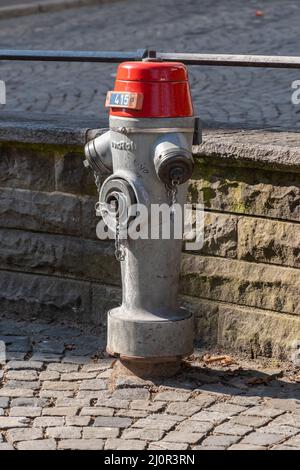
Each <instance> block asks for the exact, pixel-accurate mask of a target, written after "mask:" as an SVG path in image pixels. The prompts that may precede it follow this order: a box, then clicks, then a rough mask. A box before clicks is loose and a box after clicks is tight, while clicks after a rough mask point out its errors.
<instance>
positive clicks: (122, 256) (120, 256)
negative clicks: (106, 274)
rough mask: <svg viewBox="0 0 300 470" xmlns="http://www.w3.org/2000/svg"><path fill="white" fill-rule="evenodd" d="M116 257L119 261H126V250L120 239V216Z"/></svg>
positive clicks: (117, 227) (117, 226)
mask: <svg viewBox="0 0 300 470" xmlns="http://www.w3.org/2000/svg"><path fill="white" fill-rule="evenodd" d="M115 257H116V260H117V261H124V259H125V250H124V247H123V246H122V244H121V240H120V221H119V219H118V218H117V224H116V238H115Z"/></svg>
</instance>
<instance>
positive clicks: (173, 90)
mask: <svg viewBox="0 0 300 470" xmlns="http://www.w3.org/2000/svg"><path fill="white" fill-rule="evenodd" d="M106 105H107V106H108V107H109V108H110V120H109V126H110V128H109V130H108V131H107V132H106V133H104V134H102V135H100V136H98V137H96V138H95V139H94V140H92V141H90V142H88V144H87V145H86V148H85V154H86V164H87V166H91V167H92V169H93V170H94V173H95V176H96V179H97V181H98V188H99V203H98V206H97V208H98V211H99V213H100V215H101V216H102V220H103V223H104V224H105V225H107V226H108V229H109V231H111V232H112V233H113V237H114V238H115V240H116V242H115V243H116V257H117V259H118V260H119V261H120V263H121V272H122V288H123V300H122V305H121V306H119V307H117V308H114V309H112V310H110V311H109V312H108V341H107V351H108V352H109V353H110V354H112V355H115V356H117V357H119V358H120V359H121V360H122V361H123V362H126V363H127V364H129V365H131V366H133V365H135V366H137V365H139V364H140V365H142V366H143V365H153V364H157V365H160V364H165V363H168V364H170V363H172V362H173V363H176V364H177V363H179V362H180V360H181V359H182V358H183V357H184V356H187V355H189V354H190V353H191V352H192V351H193V337H194V323H193V317H192V315H191V313H190V312H188V311H187V310H185V309H183V308H180V306H179V304H178V284H179V274H180V261H181V249H182V239H180V238H182V232H183V226H182V229H181V237H178V236H177V237H175V236H174V234H173V236H172V230H171V236H170V237H168V238H166V239H163V238H162V237H161V236H160V237H159V238H157V237H156V236H153V227H152V226H151V223H153V220H152V219H153V211H152V209H153V207H158V208H159V207H161V205H163V204H164V205H165V206H166V205H167V206H168V207H170V206H171V207H172V205H173V204H175V203H177V204H179V206H180V207H183V205H184V203H185V201H186V196H187V181H188V179H189V178H190V177H191V174H192V171H193V166H194V162H193V157H192V144H193V141H194V143H199V140H200V131H199V129H198V119H197V118H195V117H194V112H193V107H192V102H191V97H190V90H189V83H188V78H187V71H186V68H185V66H184V65H183V64H180V63H168V62H155V61H144V62H125V63H123V64H120V66H119V68H118V73H117V79H116V83H115V89H114V91H113V92H108V95H107V101H106ZM105 176H107V177H106V179H105V181H104V182H103V183H102V184H101V188H100V184H99V182H100V181H101V180H103V179H104V177H105ZM139 206H143V207H144V208H146V209H147V214H148V215H147V214H146V216H145V215H144V216H143V217H142V216H141V213H140V212H139V210H138V211H136V207H139ZM134 208H135V209H134ZM133 209H134V210H133ZM124 214H125V217H124ZM174 220H175V219H174V213H173V214H172V211H170V213H169V222H170V224H171V228H172V225H174ZM137 222H139V228H140V232H141V233H142V232H143V233H144V234H145V233H146V235H148V236H146V237H145V236H144V237H142V236H141V237H134V238H133V237H131V236H130V229H131V228H132V226H134V227H135V228H136V225H137ZM159 228H160V229H161V228H162V227H161V224H159ZM173 228H174V227H173ZM124 229H126V231H127V232H126V233H127V237H126V238H125V236H123V233H124Z"/></svg>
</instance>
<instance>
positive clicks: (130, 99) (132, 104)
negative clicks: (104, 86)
mask: <svg viewBox="0 0 300 470" xmlns="http://www.w3.org/2000/svg"><path fill="white" fill-rule="evenodd" d="M143 100H144V95H143V93H132V92H127V91H117V92H116V91H109V92H108V93H107V96H106V102H105V106H106V107H107V108H109V107H111V108H128V109H142V107H143Z"/></svg>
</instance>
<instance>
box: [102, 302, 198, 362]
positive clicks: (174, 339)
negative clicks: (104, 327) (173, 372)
mask: <svg viewBox="0 0 300 470" xmlns="http://www.w3.org/2000/svg"><path fill="white" fill-rule="evenodd" d="M116 313H118V308H117V309H114V310H111V311H110V312H109V314H108V343H107V349H108V351H109V352H110V353H112V354H113V355H117V356H120V357H121V358H124V359H126V360H128V361H129V360H130V359H132V360H138V359H148V360H151V361H153V360H156V359H160V360H161V358H164V360H165V359H166V358H169V360H172V358H175V357H176V358H183V357H186V356H189V355H190V354H191V353H192V351H193V339H194V338H193V331H194V319H193V316H192V315H190V316H189V317H187V318H184V319H180V320H175V321H174V320H162V321H129V320H128V318H124V319H122V318H120V316H119V315H116Z"/></svg>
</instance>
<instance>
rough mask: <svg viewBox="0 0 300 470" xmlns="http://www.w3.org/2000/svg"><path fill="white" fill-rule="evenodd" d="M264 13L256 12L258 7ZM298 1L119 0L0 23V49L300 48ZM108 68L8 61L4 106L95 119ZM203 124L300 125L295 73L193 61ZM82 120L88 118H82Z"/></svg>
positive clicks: (299, 75)
mask: <svg viewBox="0 0 300 470" xmlns="http://www.w3.org/2000/svg"><path fill="white" fill-rule="evenodd" d="M258 8H259V9H261V10H262V11H263V12H264V15H263V16H256V14H255V12H256V10H257V9H258ZM299 20H300V4H299V2H298V1H296V0H285V1H284V7H283V3H282V0H273V1H272V2H270V1H267V0H261V1H257V0H249V1H248V2H241V1H240V0H227V1H226V2H224V1H221V0H216V1H214V2H212V1H211V0H201V1H200V0H198V1H196V0H186V1H182V0H166V1H164V2H161V1H160V0H150V1H149V0H120V1H114V2H108V3H106V4H103V5H99V6H94V7H85V8H79V9H71V10H66V11H62V12H57V13H47V14H38V15H32V16H27V17H24V18H22V21H16V20H15V19H10V20H2V21H1V22H0V42H1V47H2V48H5V47H6V48H34V49H39V48H40V49H41V48H45V49H51V48H52V49H86V50H97V49H98V50H101V49H102V50H103V49H104V50H105V49H107V50H118V49H122V50H132V49H137V48H143V47H147V46H149V47H154V48H156V49H158V50H161V51H177V52H180V51H189V52H204V53H208V52H212V53H213V52H223V53H253V54H276V55H277V54H283V55H297V54H299ZM115 68H116V67H115V65H113V64H110V65H108V64H66V63H59V64H57V63H47V64H46V63H20V62H18V63H17V62H15V63H9V62H5V63H4V62H3V63H1V65H0V79H1V80H5V81H6V82H7V105H6V107H4V106H2V107H1V111H4V110H8V111H11V110H19V111H43V112H44V111H47V112H54V113H56V112H59V113H68V114H69V113H74V114H80V115H85V114H91V115H95V114H96V115H99V116H100V115H101V114H102V113H103V102H104V96H105V94H106V91H107V90H108V89H111V87H112V86H113V81H114V77H115ZM190 78H191V86H192V93H193V96H194V101H195V108H196V110H197V112H198V113H199V114H200V115H201V116H202V118H203V120H204V121H218V122H224V123H228V124H234V123H239V122H248V123H250V124H251V123H252V124H253V123H254V124H255V125H258V126H261V125H270V126H282V127H299V125H300V105H292V103H291V95H292V89H291V84H292V81H293V80H295V79H300V71H293V70H270V69H269V70H268V69H241V68H224V67H210V68H209V67H197V66H194V67H190ZM83 119H84V118H83Z"/></svg>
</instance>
